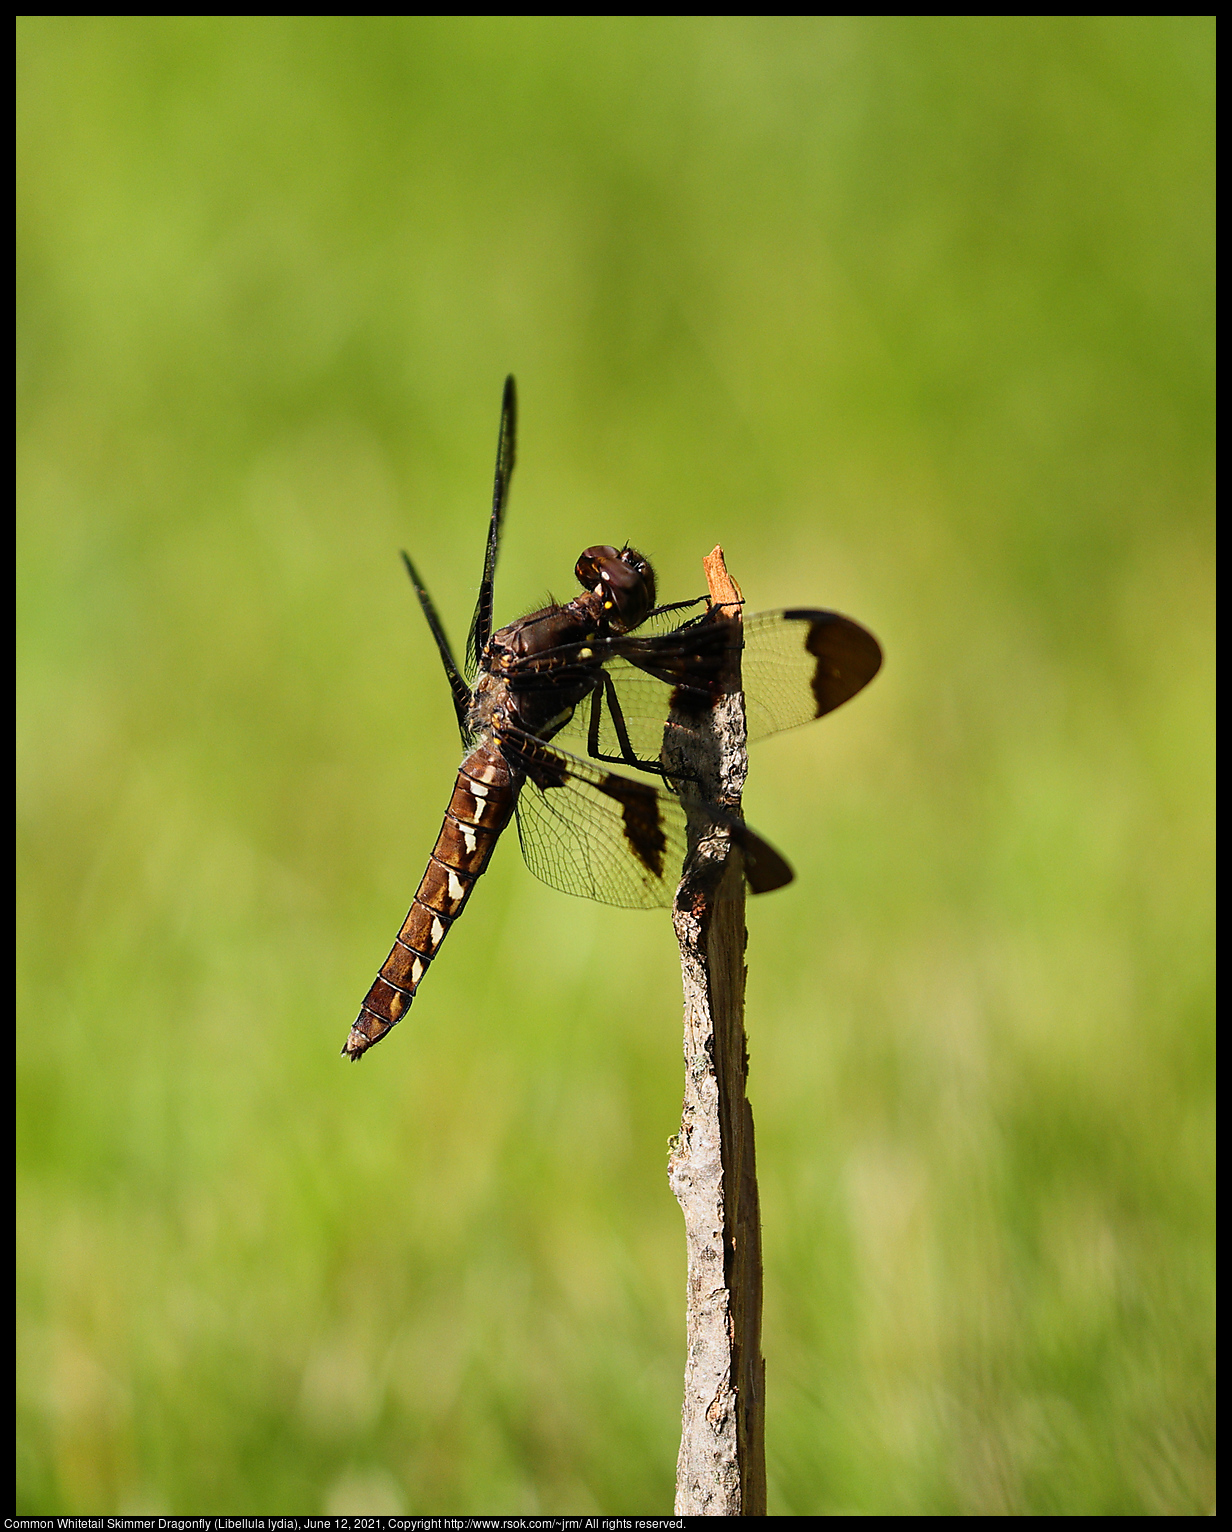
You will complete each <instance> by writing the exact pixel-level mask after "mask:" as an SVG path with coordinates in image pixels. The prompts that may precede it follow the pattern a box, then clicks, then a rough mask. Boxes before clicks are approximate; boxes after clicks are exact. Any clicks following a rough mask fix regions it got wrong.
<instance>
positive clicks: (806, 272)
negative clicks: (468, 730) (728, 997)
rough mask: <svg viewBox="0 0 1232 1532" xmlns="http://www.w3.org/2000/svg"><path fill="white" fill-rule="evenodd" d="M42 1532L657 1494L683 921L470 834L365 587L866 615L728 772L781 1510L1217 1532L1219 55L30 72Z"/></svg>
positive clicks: (1140, 35) (762, 35) (25, 379)
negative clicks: (424, 965) (432, 878)
mask: <svg viewBox="0 0 1232 1532" xmlns="http://www.w3.org/2000/svg"><path fill="white" fill-rule="evenodd" d="M17 36H18V48H17V59H18V70H17V75H18V127H17V145H18V214H17V271H18V294H19V297H18V368H17V376H18V453H17V479H18V497H17V505H18V511H17V575H18V578H17V613H18V623H17V627H18V639H17V644H18V679H17V695H18V729H17V741H18V766H17V782H18V837H17V844H18V869H19V870H18V914H17V931H18V939H17V959H18V961H17V975H18V980H17V1017H18V1032H17V1060H18V1063H17V1076H18V1090H17V1099H18V1135H17V1142H18V1294H19V1320H18V1335H19V1341H18V1357H19V1364H18V1392H19V1401H20V1402H19V1413H18V1420H19V1425H18V1459H17V1461H18V1470H17V1484H18V1490H17V1504H18V1508H19V1509H20V1510H22V1511H25V1512H37V1511H43V1512H47V1511H60V1512H73V1511H76V1512H85V1511H94V1512H125V1511H129V1512H135V1511H168V1512H194V1511H195V1512H201V1511H229V1512H275V1511H301V1512H311V1511H327V1510H333V1511H338V1512H359V1511H382V1510H384V1511H396V1510H405V1511H412V1512H448V1511H459V1512H461V1511H509V1512H513V1511H524V1512H529V1511H556V1512H561V1511H564V1512H634V1511H642V1512H650V1511H656V1510H658V1511H662V1510H664V1509H667V1508H668V1507H670V1504H671V1495H672V1483H673V1474H674V1464H675V1455H676V1446H677V1441H678V1430H679V1403H680V1389H681V1376H682V1368H683V1360H684V1357H683V1284H684V1269H683V1261H684V1255H683V1240H682V1229H681V1219H680V1213H679V1209H678V1207H677V1205H676V1203H675V1202H674V1201H673V1199H672V1197H671V1194H670V1192H669V1190H668V1187H667V1183H666V1179H665V1158H666V1148H667V1140H668V1138H669V1136H670V1135H671V1134H672V1133H673V1131H674V1130H675V1128H676V1126H677V1125H678V1109H679V1099H680V1091H681V1079H680V1075H681V1067H680V1015H679V1010H680V996H679V972H678V968H677V966H676V959H675V954H674V949H673V941H672V936H671V930H670V926H669V923H668V920H667V917H666V915H662V916H659V917H657V918H656V917H654V916H646V915H641V914H633V913H625V912H620V911H612V910H608V909H604V908H600V907H598V906H594V905H590V904H587V903H585V902H583V901H578V900H571V899H568V898H566V897H564V896H563V895H559V894H556V893H553V892H551V891H550V890H548V889H546V888H544V887H542V886H541V885H539V884H538V883H536V881H535V880H534V879H533V878H532V877H531V876H530V875H529V873H528V872H527V871H526V869H525V868H524V867H523V866H522V865H521V859H520V857H519V855H518V851H517V846H516V838H515V837H514V836H513V835H510V837H509V838H508V841H507V843H506V844H504V845H503V846H502V848H501V850H500V851H499V852H498V854H497V857H496V860H495V865H494V867H493V869H492V872H491V874H490V876H489V877H488V878H487V879H486V881H485V883H484V884H483V885H481V887H480V889H479V891H478V893H477V895H476V898H475V900H474V901H473V904H472V907H471V909H470V911H469V913H468V915H467V917H466V919H465V920H464V921H463V922H462V923H461V924H460V925H459V927H458V929H457V931H456V932H455V933H454V934H453V935H452V936H451V938H450V940H449V943H448V945H447V946H446V948H445V949H444V952H443V954H442V957H441V960H440V961H439V963H438V964H437V965H436V967H435V968H434V970H433V972H432V974H431V977H430V979H429V981H428V983H427V984H426V985H425V987H424V989H423V991H422V993H421V996H420V999H419V1001H418V1003H417V1004H416V1006H415V1008H414V1011H413V1013H412V1016H411V1018H410V1019H409V1021H408V1022H407V1023H406V1024H405V1025H404V1026H402V1027H401V1028H399V1030H398V1032H396V1033H395V1034H394V1035H393V1037H392V1038H391V1039H390V1040H389V1041H388V1042H386V1043H385V1044H384V1045H383V1046H382V1047H381V1048H380V1050H379V1051H378V1052H377V1053H375V1054H374V1055H372V1056H371V1057H370V1058H369V1059H367V1060H365V1062H364V1063H363V1064H362V1066H361V1067H359V1068H351V1067H349V1066H347V1065H345V1064H344V1063H343V1062H342V1061H341V1060H340V1059H339V1057H338V1050H339V1048H340V1047H341V1045H342V1041H343V1039H344V1037H345V1035H346V1030H347V1027H348V1025H349V1023H350V1021H351V1020H352V1018H353V1016H354V1014H355V1011H356V1009H357V1005H358V1002H359V1000H360V998H361V996H362V995H363V993H364V991H365V989H366V987H367V985H368V983H369V981H370V980H371V978H372V975H373V973H374V971H375V969H376V967H377V965H378V963H379V962H380V961H381V960H382V958H383V957H384V955H385V953H386V951H387V949H388V947H389V943H390V940H391V938H392V936H393V934H394V932H395V931H396V930H397V927H398V924H399V921H400V920H401V918H402V915H403V913H404V911H405V908H406V906H407V903H408V901H409V898H410V895H411V893H412V892H413V890H414V887H415V885H416V882H417V881H418V878H419V875H420V872H421V871H422V868H423V864H424V861H425V859H426V856H427V853H428V850H429V849H430V847H431V844H432V841H433V839H434V837H435V834H436V831H437V828H438V825H439V822H440V815H441V813H442V811H443V809H444V807H445V803H446V800H447V797H448V794H449V791H450V783H451V774H452V771H453V769H454V766H455V763H456V759H457V754H458V747H457V737H456V732H455V729H454V723H453V718H452V713H451V709H450V703H449V697H448V693H447V689H446V686H445V684H444V681H443V678H442V676H441V674H440V671H439V667H438V665H437V661H436V657H435V654H434V653H433V650H432V647H431V644H430V641H429V637H428V634H427V632H426V630H425V627H424V624H423V621H422V618H421V617H420V614H419V612H418V610H417V608H416V606H415V602H414V599H413V596H412V593H411V590H410V588H409V585H408V582H407V580H406V577H405V575H404V573H403V571H402V567H401V564H400V562H399V559H398V549H399V548H400V547H403V546H405V547H407V548H409V549H410V550H412V552H413V553H414V555H415V557H416V559H417V560H419V561H420V562H421V565H422V568H423V570H424V571H425V573H426V575H427V577H428V580H429V582H430V584H431V586H432V589H433V591H434V594H435V595H436V597H437V599H438V602H439V604H440V606H441V609H442V611H443V613H444V614H445V616H446V620H447V623H448V626H449V628H450V630H451V632H452V634H453V636H454V638H455V640H460V639H461V638H462V636H463V635H464V631H465V624H466V621H467V619H468V618H469V613H470V608H471V603H472V601H473V593H474V587H475V582H476V579H477V576H478V567H479V563H480V558H481V548H482V540H483V533H484V526H485V517H486V514H487V506H488V497H489V494H490V484H491V470H492V460H493V452H494V447H495V439H496V425H497V410H498V405H499V399H500V389H501V382H502V379H503V378H504V375H505V373H506V371H510V370H512V371H514V372H516V374H517V377H518V381H519V385H520V388H521V398H522V436H521V455H520V462H519V466H518V472H517V475H516V478H515V481H514V487H513V497H512V505H511V511H510V516H509V521H508V528H507V531H508V536H507V542H506V547H505V551H504V556H503V561H502V566H501V569H500V580H499V585H498V608H497V616H498V618H499V619H501V620H508V619H509V618H511V617H513V616H515V615H517V614H518V613H519V612H521V611H525V610H527V609H528V608H529V607H530V606H531V605H532V604H534V603H536V602H537V601H539V600H540V599H541V597H542V596H543V595H544V594H545V592H546V591H547V590H548V589H549V588H550V589H551V590H552V591H553V592H554V593H556V594H558V595H561V596H567V595H568V594H570V592H571V589H572V567H573V561H574V559H575V558H576V556H577V553H578V550H579V549H580V548H582V547H584V546H586V545H587V544H589V543H592V542H596V541H611V542H619V541H621V540H623V539H626V538H627V539H629V540H631V541H632V542H633V543H634V544H635V545H636V546H638V547H640V548H642V549H644V550H645V551H646V552H648V553H649V554H650V555H652V556H653V557H654V558H655V559H656V561H657V565H658V570H659V574H660V589H661V592H662V594H663V596H664V597H665V598H671V597H683V596H686V595H693V594H695V593H696V592H697V591H698V590H699V588H701V585H702V577H701V567H700V560H701V557H702V555H703V554H704V553H706V552H707V551H708V550H709V548H710V547H711V546H712V545H713V544H714V543H715V542H716V541H721V542H722V543H723V544H724V546H725V548H726V551H727V555H728V560H729V563H730V566H731V568H732V570H733V572H734V574H735V575H736V577H737V579H739V580H740V582H741V583H742V585H743V587H744V591H745V594H746V596H747V597H748V598H749V601H750V604H751V607H752V608H754V609H756V608H757V607H765V606H776V605H787V604H792V603H810V604H823V605H830V606H834V607H837V608H838V609H840V610H845V611H849V612H851V613H852V614H853V615H855V616H857V617H859V618H860V619H861V620H863V621H865V622H866V623H867V624H868V625H869V626H870V627H871V628H872V629H873V630H874V631H875V632H876V633H877V634H878V636H879V637H880V638H881V640H882V642H883V644H884V646H885V650H886V655H887V661H886V668H885V670H884V673H883V674H882V676H881V677H879V678H878V680H877V681H876V682H875V683H874V685H873V686H872V687H871V688H870V689H869V691H868V692H867V693H866V694H864V695H862V696H861V697H860V698H859V699H858V700H857V701H856V702H855V703H853V704H852V705H851V706H850V707H849V708H846V709H844V710H843V711H842V712H840V713H839V714H837V715H835V716H834V717H833V718H831V719H828V720H827V721H826V722H824V723H823V724H819V725H817V726H816V727H815V728H813V729H810V730H808V731H804V732H801V733H799V734H797V735H794V736H789V737H786V738H783V739H780V740H778V741H775V742H772V743H768V744H766V745H764V746H762V747H761V748H760V749H759V751H758V752H757V753H756V755H755V758H754V761H753V771H752V777H751V781H750V786H749V790H748V794H747V798H746V808H747V810H748V813H749V817H750V819H751V820H752V821H753V822H754V823H755V824H756V825H757V826H758V827H759V828H760V829H761V830H762V831H763V832H764V833H765V834H767V835H768V836H770V837H771V838H772V839H774V840H775V841H777V842H778V844H779V845H781V846H783V847H784V848H786V849H787V851H788V852H789V853H790V855H791V857H792V859H793V861H794V863H795V866H796V869H797V873H798V881H797V882H796V884H795V885H794V887H792V888H791V889H790V890H789V891H785V892H783V893H779V894H776V895H774V896H771V897H768V898H767V899H765V900H764V901H758V902H757V903H755V904H754V905H753V906H752V907H751V908H750V912H749V926H750V943H749V966H750V974H749V1005H748V1030H749V1037H750V1050H751V1055H752V1091H753V1100H754V1108H755V1111H756V1114H757V1129H758V1136H759V1142H758V1150H759V1158H760V1168H761V1178H762V1202H763V1216H764V1228H765V1254H766V1268H767V1294H766V1324H765V1352H766V1358H767V1375H768V1420H767V1451H768V1461H769V1486H770V1506H771V1510H772V1511H776V1512H788V1511H792V1512H817V1511H867V1512H891V1511H933V1512H942V1511H956V1512H964V1511H971V1512H975V1511H984V1512H989V1511H991V1512H997V1511H1007V1512H1050V1511H1086V1512H1111V1511H1156V1512H1178V1511H1202V1510H1208V1509H1210V1507H1211V1506H1212V1504H1213V1499H1214V1488H1213V1452H1214V1396H1213V1389H1214V1354H1213V1292H1214V1257H1213V1190H1214V1162H1213V1127H1214V1100H1213V1090H1214V1032H1213V915H1212V903H1213V849H1212V817H1213V814H1212V808H1213V787H1214V767H1213V723H1212V713H1213V678H1214V641H1213V611H1214V597H1213V581H1214V551H1213V432H1214V426H1213V354H1214V319H1213V277H1214V266H1213V259H1214V258H1213V142H1214V127H1213V110H1214V36H1215V28H1214V22H1213V21H1212V20H1164V21H1141V20H1111V21H1108V20H1099V21H1093V22H1084V21H1068V20H1062V21H1033V20H1023V21H1009V22H1006V21H993V22H981V21H968V20H958V21H940V22H934V21H915V20H906V21H903V20H898V21H875V20H874V21H870V20H856V21H803V20H789V21H735V20H717V21H715V20H687V21H624V20H618V21H598V22H596V21H547V22H539V21H492V20H483V21H473V22H472V21H465V20H462V21H459V20H449V21H444V22H431V21H391V20H375V21H354V20H346V21H330V20H307V21H305V20H283V19H279V20H252V21H249V20H222V21H219V20H183V19H173V20H145V19H138V20H123V19H122V20H95V19H85V20H82V19H51V20H46V19H44V20H26V21H22V22H19V24H18V29H17Z"/></svg>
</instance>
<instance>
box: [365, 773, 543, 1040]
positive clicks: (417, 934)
mask: <svg viewBox="0 0 1232 1532" xmlns="http://www.w3.org/2000/svg"><path fill="white" fill-rule="evenodd" d="M520 786H521V782H520V781H519V780H518V779H517V778H515V776H514V774H513V773H512V772H511V771H510V769H509V765H508V763H507V762H506V761H505V759H504V757H503V756H501V755H500V753H499V752H498V751H497V750H496V749H495V748H494V747H493V746H492V745H489V744H483V745H479V746H478V747H477V748H476V749H474V750H472V751H471V753H470V754H469V755H468V756H467V758H466V759H465V760H464V761H463V762H462V765H461V767H460V768H459V770H458V780H457V784H456V786H455V787H454V790H453V797H452V798H451V799H450V802H449V807H448V809H447V810H446V811H445V820H444V823H443V824H442V825H441V833H440V834H439V835H438V836H437V838H436V846H435V848H434V849H433V852H432V855H431V857H430V858H429V860H428V868H427V871H426V872H425V873H424V875H423V879H422V881H421V882H420V885H419V891H418V893H417V894H416V895H415V898H414V900H413V902H412V904H411V908H410V911H409V912H408V914H407V917H406V919H405V920H404V921H403V923H402V929H401V931H399V932H398V939H397V941H395V942H394V946H393V951H392V952H391V953H390V954H389V956H388V957H387V958H386V959H385V961H384V963H382V964H381V971H380V973H379V974H378V975H377V977H376V979H375V981H374V983H373V985H372V988H371V989H370V990H369V991H368V993H367V995H366V996H365V997H364V1003H363V1005H362V1007H361V1008H360V1012H359V1015H358V1016H357V1017H356V1018H355V1024H354V1026H352V1028H351V1031H350V1035H349V1036H348V1037H347V1040H346V1047H345V1048H343V1050H342V1053H343V1057H345V1058H349V1059H351V1060H352V1061H354V1060H355V1059H359V1058H362V1057H363V1056H364V1054H365V1053H366V1052H367V1051H368V1049H369V1048H371V1047H372V1045H373V1043H379V1042H380V1040H381V1039H382V1038H383V1037H384V1036H385V1034H386V1033H387V1032H388V1031H389V1030H390V1028H391V1027H393V1026H395V1025H396V1024H397V1023H398V1022H399V1021H401V1019H402V1017H403V1016H404V1015H405V1014H406V1012H407V1011H408V1010H409V1008H410V1004H411V1001H412V1000H413V999H414V998H415V991H416V990H417V989H418V988H419V982H420V980H421V979H422V978H423V976H424V974H425V973H426V972H427V971H428V964H429V963H430V962H431V961H432V959H433V958H434V957H435V956H436V954H437V951H438V950H439V948H440V945H441V943H442V942H443V941H444V940H445V936H446V934H447V932H448V931H449V927H450V926H451V925H452V924H453V922H454V921H455V920H456V919H457V918H458V916H459V915H460V914H461V913H462V908H463V906H464V905H465V904H466V901H467V899H468V898H469V897H470V892H471V889H472V888H473V887H474V885H475V879H476V878H477V877H478V876H479V874H480V873H481V872H482V871H483V869H484V868H485V867H486V866H487V865H488V858H489V857H490V856H491V855H492V849H493V847H494V846H495V845H496V841H497V837H498V836H499V835H500V833H501V831H502V830H503V829H504V828H505V826H506V825H507V824H508V823H509V821H510V819H511V818H512V816H513V806H514V804H515V803H516V802H517V797H518V788H519V787H520Z"/></svg>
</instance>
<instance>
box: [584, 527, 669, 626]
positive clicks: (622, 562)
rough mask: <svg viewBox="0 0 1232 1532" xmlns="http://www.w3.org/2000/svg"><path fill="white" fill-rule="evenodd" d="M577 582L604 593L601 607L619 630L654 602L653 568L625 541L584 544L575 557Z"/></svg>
mask: <svg viewBox="0 0 1232 1532" xmlns="http://www.w3.org/2000/svg"><path fill="white" fill-rule="evenodd" d="M577 577H578V581H579V583H580V584H581V585H582V586H583V587H584V588H585V589H586V590H588V591H596V592H598V593H599V594H600V595H601V596H602V597H603V611H604V615H605V616H606V618H607V620H608V622H609V623H610V624H611V626H612V627H613V628H615V629H616V630H617V632H619V633H628V632H629V630H630V629H631V628H636V627H637V626H638V624H639V623H642V622H645V620H646V617H647V615H648V613H649V612H650V610H651V609H652V607H653V606H654V604H655V577H654V570H653V569H652V568H651V567H650V564H649V563H648V561H647V560H646V559H644V558H643V557H642V555H641V554H640V553H639V552H638V551H637V549H636V548H630V547H629V545H628V543H626V544H625V546H624V547H623V548H611V547H609V546H608V545H607V544H606V543H602V544H599V545H597V546H596V547H594V548H587V550H586V552H585V553H583V554H582V556H581V558H580V559H578V561H577Z"/></svg>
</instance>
